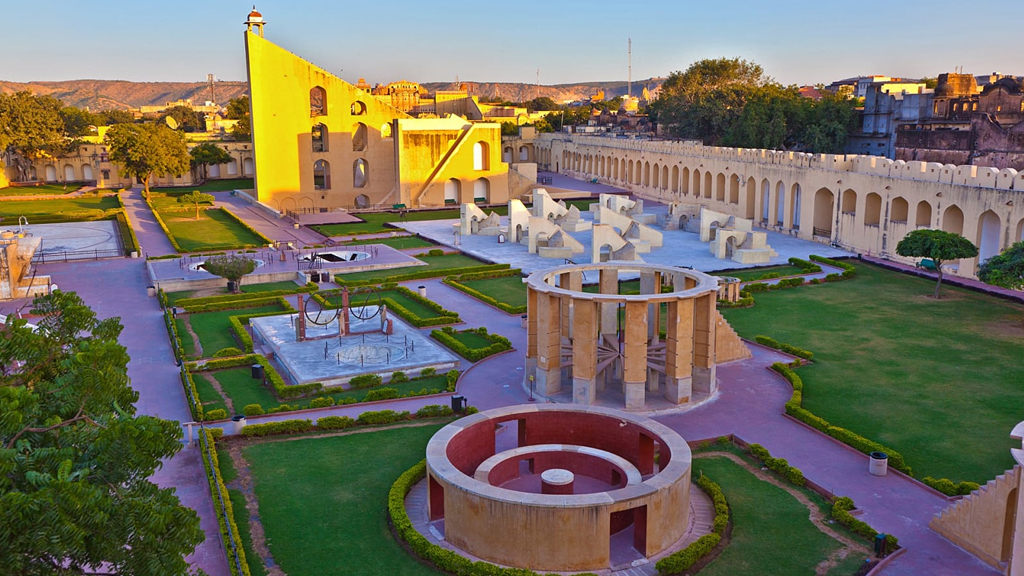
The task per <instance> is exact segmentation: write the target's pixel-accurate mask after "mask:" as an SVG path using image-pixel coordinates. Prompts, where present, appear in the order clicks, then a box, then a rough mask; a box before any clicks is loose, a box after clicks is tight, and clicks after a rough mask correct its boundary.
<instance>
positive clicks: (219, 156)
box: [189, 142, 231, 182]
mask: <svg viewBox="0 0 1024 576" xmlns="http://www.w3.org/2000/svg"><path fill="white" fill-rule="evenodd" d="M189 156H191V157H192V165H193V166H198V167H200V168H202V171H203V181H204V182H205V181H206V178H207V171H208V170H209V167H210V166H212V165H213V164H227V163H228V162H231V154H228V152H227V150H224V149H223V148H221V147H220V146H217V145H216V144H214V143H213V142H203V143H202V144H200V145H198V146H196V147H194V148H192V150H190V151H189Z"/></svg>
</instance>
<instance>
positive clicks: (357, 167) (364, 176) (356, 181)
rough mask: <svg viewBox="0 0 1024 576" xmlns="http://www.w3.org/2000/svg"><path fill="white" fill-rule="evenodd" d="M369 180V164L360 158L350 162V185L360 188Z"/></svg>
mask: <svg viewBox="0 0 1024 576" xmlns="http://www.w3.org/2000/svg"><path fill="white" fill-rule="evenodd" d="M369 180H370V165H369V164H367V163H366V160H363V159H362V158H356V160H355V162H353V163H352V186H354V187H355V188H362V187H364V186H366V183H367V182H368V181H369Z"/></svg>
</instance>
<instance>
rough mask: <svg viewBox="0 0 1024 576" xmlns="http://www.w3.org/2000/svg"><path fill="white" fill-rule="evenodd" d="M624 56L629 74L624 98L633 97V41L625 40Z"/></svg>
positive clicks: (630, 39)
mask: <svg viewBox="0 0 1024 576" xmlns="http://www.w3.org/2000/svg"><path fill="white" fill-rule="evenodd" d="M626 55H627V59H628V61H629V73H628V75H627V79H626V96H627V97H629V98H632V97H633V39H632V38H627V39H626Z"/></svg>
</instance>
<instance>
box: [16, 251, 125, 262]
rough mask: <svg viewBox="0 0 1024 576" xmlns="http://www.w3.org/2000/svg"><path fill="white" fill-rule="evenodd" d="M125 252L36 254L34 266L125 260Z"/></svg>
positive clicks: (53, 252)
mask: <svg viewBox="0 0 1024 576" xmlns="http://www.w3.org/2000/svg"><path fill="white" fill-rule="evenodd" d="M123 257H124V250H121V249H119V248H118V249H108V250H60V251H52V252H36V254H35V256H33V257H32V263H33V264H50V263H53V262H68V261H71V260H99V259H100V258H123Z"/></svg>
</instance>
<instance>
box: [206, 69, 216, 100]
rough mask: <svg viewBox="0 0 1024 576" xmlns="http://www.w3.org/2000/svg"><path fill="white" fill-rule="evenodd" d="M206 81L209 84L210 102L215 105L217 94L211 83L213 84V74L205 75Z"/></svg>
mask: <svg viewBox="0 0 1024 576" xmlns="http://www.w3.org/2000/svg"><path fill="white" fill-rule="evenodd" d="M206 81H207V82H208V83H209V84H210V102H213V103H214V104H216V103H217V93H216V92H215V91H214V89H213V82H214V78H213V74H207V75H206Z"/></svg>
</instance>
